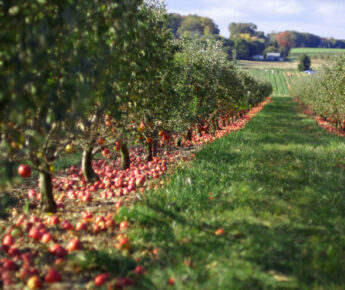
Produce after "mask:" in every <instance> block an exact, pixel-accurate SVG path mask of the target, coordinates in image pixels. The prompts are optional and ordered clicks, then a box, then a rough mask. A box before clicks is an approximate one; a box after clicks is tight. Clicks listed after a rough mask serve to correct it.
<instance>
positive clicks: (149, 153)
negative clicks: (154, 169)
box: [146, 143, 153, 161]
mask: <svg viewBox="0 0 345 290" xmlns="http://www.w3.org/2000/svg"><path fill="white" fill-rule="evenodd" d="M146 152H147V157H146V160H147V161H152V160H153V158H152V144H148V143H147V144H146Z"/></svg>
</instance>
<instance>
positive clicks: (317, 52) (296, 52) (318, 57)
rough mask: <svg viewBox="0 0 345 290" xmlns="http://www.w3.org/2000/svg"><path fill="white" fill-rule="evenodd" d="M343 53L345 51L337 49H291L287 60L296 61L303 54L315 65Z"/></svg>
mask: <svg viewBox="0 0 345 290" xmlns="http://www.w3.org/2000/svg"><path fill="white" fill-rule="evenodd" d="M343 53H345V49H338V48H293V49H291V51H290V54H289V59H290V60H292V61H294V60H298V59H299V57H300V56H301V55H303V54H306V55H308V56H310V57H311V59H312V61H314V62H315V63H318V62H320V61H321V62H322V61H326V62H329V61H331V60H332V59H333V58H334V56H336V55H339V54H343Z"/></svg>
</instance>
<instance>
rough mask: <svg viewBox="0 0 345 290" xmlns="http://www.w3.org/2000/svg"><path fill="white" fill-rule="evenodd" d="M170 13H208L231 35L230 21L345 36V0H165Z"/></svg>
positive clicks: (262, 28) (263, 28) (268, 28)
mask: <svg viewBox="0 0 345 290" xmlns="http://www.w3.org/2000/svg"><path fill="white" fill-rule="evenodd" d="M165 4H166V6H167V10H168V12H177V13H180V14H182V15H188V14H197V15H201V16H208V17H210V18H211V19H213V21H214V22H215V23H216V24H217V25H218V27H219V29H220V34H222V35H223V36H226V37H228V36H229V32H228V24H229V23H230V22H252V23H255V24H256V25H257V26H258V30H260V31H264V32H265V33H270V32H272V31H275V32H278V31H284V30H296V31H299V32H310V33H314V34H316V35H319V36H325V37H334V38H337V39H345V0H165Z"/></svg>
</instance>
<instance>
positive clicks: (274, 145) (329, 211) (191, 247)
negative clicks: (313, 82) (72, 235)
mask: <svg viewBox="0 0 345 290" xmlns="http://www.w3.org/2000/svg"><path fill="white" fill-rule="evenodd" d="M295 109H296V108H295V105H293V104H292V103H291V100H290V99H289V98H276V99H275V102H274V103H272V104H270V105H268V106H267V107H265V108H264V110H263V111H262V112H261V113H260V114H259V115H258V116H257V117H256V118H255V119H253V120H252V121H251V122H250V123H249V124H248V125H247V127H246V128H245V129H244V130H242V131H239V132H236V133H233V134H230V135H229V136H228V137H226V138H223V139H221V140H217V141H215V142H214V143H213V144H210V145H208V146H206V147H205V148H204V149H203V150H202V151H200V152H198V154H197V156H196V158H195V160H194V162H193V166H192V167H191V168H185V169H183V170H179V171H178V172H176V173H175V174H174V175H173V176H172V177H171V183H170V184H169V185H168V186H166V188H164V189H161V190H158V191H157V192H155V193H152V194H150V195H148V196H147V198H146V199H145V200H144V201H143V202H141V203H138V204H137V205H136V206H135V207H134V209H133V210H132V211H131V213H130V217H131V219H132V220H133V221H134V222H135V224H136V225H138V226H137V227H136V228H133V232H132V234H133V235H136V236H140V237H143V242H142V244H138V245H137V247H138V248H139V249H141V250H144V249H145V248H148V247H158V248H160V249H162V253H163V254H162V256H160V257H158V258H157V259H155V260H151V261H149V262H148V267H149V269H150V271H151V274H152V276H151V277H152V285H154V286H155V287H158V288H159V287H162V285H164V283H165V280H164V279H165V278H166V277H169V275H171V273H174V274H175V275H176V276H178V277H184V278H183V279H182V278H181V279H180V280H179V281H178V282H179V283H180V284H177V286H179V287H177V288H185V289H195V288H199V289H210V288H211V289H215V288H219V287H223V289H224V287H235V288H236V289H249V288H250V289H263V288H305V289H310V288H317V287H321V288H322V287H324V288H327V289H328V288H332V287H334V288H335V287H341V286H342V285H344V283H345V276H344V275H343V272H344V270H345V263H343V261H344V259H345V246H344V245H345V234H344V233H345V189H344V186H343V185H344V182H345V177H343V176H344V169H343V168H341V167H335V166H334V164H336V163H337V162H339V159H340V157H339V155H337V154H335V153H334V152H340V153H342V154H343V155H344V156H345V146H344V140H343V139H340V138H339V137H335V136H332V135H330V134H328V133H326V132H324V131H322V129H320V128H318V127H317V126H316V124H315V123H314V122H313V121H311V120H309V119H307V118H303V117H302V116H297V115H296V114H295V111H294V110H295ZM334 150H336V151H334ZM344 162H345V160H344ZM186 180H189V181H188V182H186ZM210 197H212V198H211V199H210ZM219 228H224V230H225V234H224V235H215V231H216V230H217V229H219ZM186 258H190V259H192V260H193V261H194V262H195V268H193V270H190V271H189V270H187V269H186V267H185V266H184V265H183V261H184V260H185V259H186ZM272 273H280V274H279V275H280V276H279V275H278V276H277V275H275V274H272ZM138 287H139V288H140V285H139V286H138Z"/></svg>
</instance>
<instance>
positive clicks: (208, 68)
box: [0, 0, 272, 289]
mask: <svg viewBox="0 0 345 290" xmlns="http://www.w3.org/2000/svg"><path fill="white" fill-rule="evenodd" d="M0 26H1V30H0V46H1V49H0V146H1V152H0V154H1V155H0V162H1V171H0V173H1V184H0V189H1V190H2V191H3V192H4V193H5V192H7V193H9V195H10V196H11V194H12V192H13V191H14V189H16V190H15V191H16V192H17V195H18V194H19V196H20V204H21V205H22V206H20V207H18V206H17V207H13V209H12V210H11V214H10V216H11V217H10V218H9V219H8V220H9V221H10V223H9V224H8V227H6V228H1V233H2V235H1V237H2V240H1V249H0V258H1V260H0V269H1V275H2V276H1V281H2V285H3V286H10V285H17V286H18V287H19V288H21V287H24V286H27V287H28V288H29V289H38V288H41V287H43V286H44V285H47V284H49V283H56V282H59V283H63V282H64V281H74V282H75V283H79V284H83V285H84V284H85V285H86V284H88V283H89V284H90V283H91V284H92V285H94V286H101V285H103V284H104V283H109V289H112V288H122V287H125V286H129V285H133V284H135V283H136V281H137V280H138V279H140V277H141V276H142V275H144V273H145V269H144V267H143V266H142V265H140V261H139V259H136V257H135V250H134V249H133V248H132V247H131V241H130V239H129V237H128V236H127V235H126V229H127V227H129V226H130V223H129V222H128V221H127V220H126V219H124V218H123V217H122V215H121V214H120V211H121V209H123V208H125V207H126V206H125V202H124V199H123V198H124V197H126V198H127V197H128V198H129V199H131V200H132V201H134V200H135V199H136V197H137V196H138V195H140V193H141V192H143V191H144V190H145V189H146V188H149V187H153V186H154V184H155V182H156V181H155V180H160V178H161V176H162V175H164V174H165V173H166V172H167V171H168V170H169V167H171V165H173V164H176V163H177V161H178V160H184V159H188V158H189V157H184V156H183V152H185V151H186V148H190V147H192V148H194V147H195V146H197V145H200V144H203V143H206V142H210V141H213V140H214V139H215V138H219V137H221V136H224V135H225V134H227V133H230V132H231V131H233V130H237V129H239V128H241V126H243V124H244V122H245V121H246V120H247V119H248V115H246V114H247V112H248V111H249V110H251V109H252V108H253V107H256V106H258V105H259V104H260V103H262V102H263V101H264V100H265V98H266V97H268V96H269V95H270V94H271V92H272V88H271V86H270V84H268V83H267V82H264V81H262V80H258V79H255V78H253V77H251V76H249V75H246V74H245V73H243V72H240V71H238V70H237V69H236V68H235V67H234V66H233V64H232V63H231V62H230V61H229V60H228V58H227V55H226V53H225V52H224V51H223V50H222V43H220V42H219V41H217V40H215V39H212V38H205V39H180V40H173V39H172V36H171V32H170V31H169V30H168V29H167V27H166V11H165V8H164V7H163V6H162V5H161V4H159V3H156V2H154V1H144V2H143V1H139V0H129V1H115V2H112V1H105V0H98V1H81V0H79V1H78V0H77V1H70V0H58V1H57V0H52V1H45V0H40V1H24V0H18V1H2V2H0ZM68 156H80V160H79V164H73V166H72V165H71V166H66V167H65V168H63V169H61V170H60V169H59V170H55V169H54V167H56V162H58V161H59V159H60V158H66V157H67V158H68ZM37 179H38V181H37V182H36V180H37ZM18 191H19V193H18ZM102 200H106V201H107V206H108V207H105V208H106V209H107V210H108V212H107V213H106V212H103V214H101V213H98V212H97V211H96V210H94V205H95V204H99V203H100V202H101V201H102ZM138 202H140V201H138ZM23 205H24V206H23ZM109 205H110V207H109ZM22 207H23V208H24V209H25V210H22ZM111 208H112V210H110V209H111ZM72 209H73V211H74V214H73V215H71V217H70V218H69V215H68V214H67V212H71V210H72ZM82 233H83V234H82ZM102 234H103V235H104V237H106V238H105V239H103V241H102V238H100V240H101V241H100V245H99V247H97V249H92V244H91V243H90V241H89V240H86V239H85V240H84V239H83V238H84V236H86V235H93V236H95V235H98V236H96V237H100V236H101V235H102ZM221 234H222V230H221V229H220V230H219V231H218V232H217V235H221ZM110 236H111V237H112V239H113V240H114V243H115V244H114V251H115V252H116V256H117V257H118V259H119V260H121V261H122V262H121V263H120V264H121V267H118V268H116V266H114V265H113V264H112V261H109V260H107V257H106V256H102V247H103V248H104V249H106V248H107V247H108V245H107V241H106V240H107V238H109V237H110ZM87 249H89V251H86V250H87ZM83 250H85V251H83ZM114 255H115V254H114ZM152 255H153V256H155V255H159V253H158V252H157V251H155V250H154V249H153V252H152ZM138 261H139V262H138ZM92 263H93V264H92ZM87 264H88V265H87ZM91 264H92V265H96V266H95V267H94V268H95V269H96V270H95V269H93V268H92V269H89V268H88V267H87V266H90V265H91ZM105 264H106V265H108V264H109V265H111V267H110V268H111V269H112V270H113V271H114V272H113V273H112V272H111V271H109V267H108V268H107V267H105V266H104V265H105ZM71 265H74V266H71ZM75 265H79V266H78V267H77V266H75ZM73 267H74V268H73ZM76 269H77V270H76ZM75 271H77V274H76V275H75V276H74V275H73V274H72V273H74V272H75ZM115 273H117V274H115ZM173 282H174V281H173V280H172V281H170V282H169V283H170V284H171V283H172V284H173ZM169 283H168V284H169ZM64 287H67V288H68V287H72V286H70V285H69V286H66V285H65V286H61V289H63V288H64ZM67 288H64V289H67Z"/></svg>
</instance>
